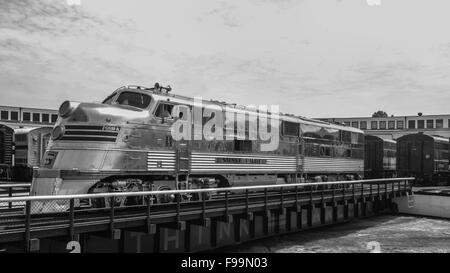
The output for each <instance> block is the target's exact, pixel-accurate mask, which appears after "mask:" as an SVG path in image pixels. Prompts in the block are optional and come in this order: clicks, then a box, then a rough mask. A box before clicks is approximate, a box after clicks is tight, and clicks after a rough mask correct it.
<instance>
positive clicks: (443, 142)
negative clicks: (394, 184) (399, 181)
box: [397, 133, 449, 186]
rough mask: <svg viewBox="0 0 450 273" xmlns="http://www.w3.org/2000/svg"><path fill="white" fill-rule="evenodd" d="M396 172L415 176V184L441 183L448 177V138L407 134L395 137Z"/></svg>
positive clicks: (446, 180)
mask: <svg viewBox="0 0 450 273" xmlns="http://www.w3.org/2000/svg"><path fill="white" fill-rule="evenodd" d="M397 165H398V167H397V173H398V175H399V176H404V177H406V176H412V177H415V178H416V181H415V183H416V185H420V186H429V185H430V186H431V185H435V184H437V185H443V184H447V183H448V179H449V139H447V138H443V137H439V136H432V135H426V134H423V133H417V134H409V135H405V136H402V137H400V138H398V139H397Z"/></svg>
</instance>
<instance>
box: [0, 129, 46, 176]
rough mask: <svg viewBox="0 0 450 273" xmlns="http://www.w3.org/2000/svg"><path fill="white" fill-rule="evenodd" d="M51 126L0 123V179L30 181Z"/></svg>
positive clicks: (41, 156)
mask: <svg viewBox="0 0 450 273" xmlns="http://www.w3.org/2000/svg"><path fill="white" fill-rule="evenodd" d="M52 130H53V128H52V127H37V128H35V127H13V126H7V125H4V124H0V181H20V182H31V181H32V178H33V169H34V168H36V167H39V166H40V164H41V159H42V158H43V155H44V153H45V150H46V149H47V145H48V142H49V140H50V137H51V132H52Z"/></svg>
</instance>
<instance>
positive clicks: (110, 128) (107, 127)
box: [103, 125, 120, 132]
mask: <svg viewBox="0 0 450 273" xmlns="http://www.w3.org/2000/svg"><path fill="white" fill-rule="evenodd" d="M103 131H110V132H119V131H120V126H115V125H103Z"/></svg>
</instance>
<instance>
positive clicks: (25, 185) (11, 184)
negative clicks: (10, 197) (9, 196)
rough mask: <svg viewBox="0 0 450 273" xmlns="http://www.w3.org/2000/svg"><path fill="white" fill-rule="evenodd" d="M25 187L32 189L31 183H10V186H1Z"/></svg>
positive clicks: (4, 185)
mask: <svg viewBox="0 0 450 273" xmlns="http://www.w3.org/2000/svg"><path fill="white" fill-rule="evenodd" d="M25 187H31V183H17V184H15V183H8V184H0V189H1V188H25Z"/></svg>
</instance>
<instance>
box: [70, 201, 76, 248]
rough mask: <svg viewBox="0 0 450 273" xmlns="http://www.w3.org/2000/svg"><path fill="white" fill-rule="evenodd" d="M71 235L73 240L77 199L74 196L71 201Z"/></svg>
mask: <svg viewBox="0 0 450 273" xmlns="http://www.w3.org/2000/svg"><path fill="white" fill-rule="evenodd" d="M69 206H70V207H69V236H70V239H71V240H73V239H74V237H75V200H74V199H73V198H71V199H70V201H69Z"/></svg>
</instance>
